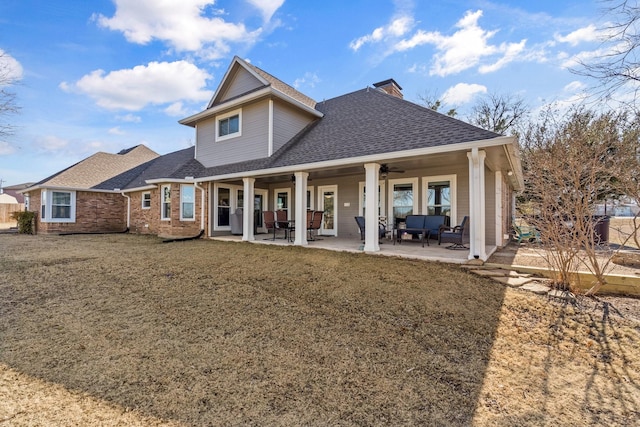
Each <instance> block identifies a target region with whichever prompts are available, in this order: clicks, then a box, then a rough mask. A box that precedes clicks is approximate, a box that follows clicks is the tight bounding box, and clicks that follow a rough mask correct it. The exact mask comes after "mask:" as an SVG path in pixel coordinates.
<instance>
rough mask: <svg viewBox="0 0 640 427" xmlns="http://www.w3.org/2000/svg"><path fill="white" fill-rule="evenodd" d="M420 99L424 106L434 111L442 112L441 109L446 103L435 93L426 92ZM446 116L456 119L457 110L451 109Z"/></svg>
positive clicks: (419, 96)
mask: <svg viewBox="0 0 640 427" xmlns="http://www.w3.org/2000/svg"><path fill="white" fill-rule="evenodd" d="M418 99H419V100H420V103H421V104H422V105H424V106H425V107H427V108H429V109H431V110H433V111H440V108H441V107H442V105H443V103H444V101H443V100H442V99H440V97H438V95H436V94H435V92H428V91H425V92H424V93H423V94H420V95H418ZM445 114H446V115H447V116H449V117H455V116H457V115H458V111H457V108H456V107H451V108H449V111H447V112H446V113H445Z"/></svg>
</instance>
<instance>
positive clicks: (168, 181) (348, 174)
mask: <svg viewBox="0 0 640 427" xmlns="http://www.w3.org/2000/svg"><path fill="white" fill-rule="evenodd" d="M401 90H402V89H401V88H400V86H399V85H398V84H397V83H396V82H395V81H394V80H393V79H389V80H385V81H383V82H380V83H377V84H375V85H374V87H367V88H364V89H361V90H358V91H355V92H352V93H349V94H345V95H342V96H338V97H335V98H332V99H327V100H324V101H322V102H316V101H314V100H312V99H311V98H309V97H307V96H305V95H304V94H302V93H300V92H299V91H297V90H295V89H294V88H292V87H291V86H289V85H287V84H285V83H283V82H282V81H280V80H278V79H277V78H275V77H274V76H272V75H270V74H269V73H267V72H265V71H263V70H261V69H260V68H258V67H256V66H254V65H252V64H250V63H248V62H246V61H244V60H242V59H240V58H237V57H235V58H234V59H233V60H232V62H231V64H230V66H229V68H228V69H227V71H226V74H225V75H224V77H223V79H222V81H221V83H220V85H219V86H218V88H217V90H216V92H215V94H214V96H213V98H212V99H211V101H210V103H209V105H208V106H207V108H206V109H205V110H204V111H202V112H200V113H198V114H195V115H193V116H190V117H187V118H185V119H183V120H181V121H180V123H181V124H184V125H187V126H191V127H193V128H194V130H195V134H196V144H195V147H191V148H188V149H185V150H180V151H177V152H174V153H170V154H167V155H165V156H161V157H158V158H156V159H153V160H151V161H149V162H148V163H146V164H144V165H141V166H139V167H138V168H136V169H135V170H129V171H126V172H125V173H123V174H121V175H119V176H114V177H113V180H116V181H127V184H125V185H122V186H120V187H119V188H120V190H121V191H122V194H123V195H124V196H125V198H126V200H127V202H128V203H127V204H125V205H123V206H124V209H125V210H126V214H125V215H124V216H125V217H126V220H127V224H128V226H129V228H130V230H131V231H132V232H139V233H153V234H158V235H161V236H174V237H178V236H196V235H198V234H199V233H200V231H201V230H202V231H203V232H204V234H205V236H217V235H222V234H230V233H231V227H230V225H231V223H230V218H231V215H233V214H234V213H235V212H236V210H237V209H238V208H245V207H252V208H251V209H243V213H244V215H243V221H242V222H243V227H242V228H243V234H242V240H246V241H251V240H254V239H255V236H254V232H255V231H258V232H260V231H264V228H263V224H262V212H264V211H266V210H285V211H286V213H287V215H288V217H289V218H290V219H292V220H295V224H296V228H297V229H305V228H306V226H305V223H306V211H307V210H308V209H312V210H321V211H323V212H324V220H323V222H322V226H321V228H320V230H319V232H320V234H323V235H329V236H339V237H347V238H353V239H359V236H360V234H359V231H358V227H357V225H356V223H355V221H354V216H357V215H363V216H364V217H365V222H366V230H367V234H366V236H365V244H364V250H365V251H371V252H375V251H378V250H379V241H378V239H379V237H378V233H377V224H378V220H379V217H380V216H384V217H387V218H389V219H390V221H394V220H395V218H403V217H404V216H406V215H407V214H411V213H414V214H417V213H424V214H445V215H448V216H449V217H450V223H451V224H452V225H455V224H458V223H460V222H461V221H462V218H463V217H464V216H466V215H468V216H469V217H470V224H471V226H470V232H471V236H470V240H471V241H470V251H469V258H474V257H477V258H481V259H486V258H487V257H488V256H489V255H490V253H491V252H492V251H493V250H494V249H495V248H496V247H497V246H502V245H503V244H504V243H505V242H506V241H507V240H508V238H509V230H510V219H511V217H512V216H513V191H514V190H515V191H517V190H521V189H522V186H523V178H522V169H521V165H520V160H519V157H518V153H517V144H516V142H515V139H514V138H513V137H505V136H501V135H498V134H496V133H493V132H490V131H487V130H484V129H480V128H477V127H475V126H472V125H470V124H468V123H465V122H462V121H459V120H456V119H454V118H451V117H448V116H445V115H443V114H440V113H437V112H435V111H433V110H430V109H428V108H424V107H422V106H419V105H416V104H414V103H411V102H408V101H405V100H403V99H402V92H401ZM372 190H373V191H372ZM306 239H307V234H306V233H295V241H294V244H296V245H306V244H307V240H306Z"/></svg>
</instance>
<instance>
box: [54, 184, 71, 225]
mask: <svg viewBox="0 0 640 427" xmlns="http://www.w3.org/2000/svg"><path fill="white" fill-rule="evenodd" d="M51 218H55V219H71V193H70V192H68V191H53V192H52V193H51Z"/></svg>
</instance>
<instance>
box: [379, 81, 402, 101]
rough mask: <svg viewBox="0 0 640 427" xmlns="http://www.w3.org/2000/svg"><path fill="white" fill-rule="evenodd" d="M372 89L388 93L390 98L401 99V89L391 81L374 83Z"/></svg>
mask: <svg viewBox="0 0 640 427" xmlns="http://www.w3.org/2000/svg"><path fill="white" fill-rule="evenodd" d="M373 87H375V88H376V89H378V90H381V91H383V92H386V93H388V94H389V95H391V96H395V97H396V98H400V99H402V98H403V96H402V88H401V87H400V85H399V84H398V83H396V81H395V80H393V79H388V80H384V81H381V82H378V83H374V84H373Z"/></svg>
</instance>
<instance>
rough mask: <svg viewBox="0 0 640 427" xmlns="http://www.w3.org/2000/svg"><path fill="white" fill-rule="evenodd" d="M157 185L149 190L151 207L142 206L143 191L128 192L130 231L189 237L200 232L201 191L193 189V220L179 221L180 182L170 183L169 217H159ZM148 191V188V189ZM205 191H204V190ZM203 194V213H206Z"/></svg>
mask: <svg viewBox="0 0 640 427" xmlns="http://www.w3.org/2000/svg"><path fill="white" fill-rule="evenodd" d="M161 187H162V185H158V186H157V187H156V188H155V189H153V190H150V193H151V207H150V208H149V209H143V208H142V194H143V193H144V191H137V192H135V193H130V196H131V217H130V220H129V228H130V230H131V232H132V233H139V234H155V235H158V236H161V237H190V236H196V235H197V234H198V233H200V212H201V206H200V204H201V203H200V201H201V191H200V189H198V188H196V191H195V215H194V218H195V219H194V220H193V221H180V184H171V219H169V220H161V219H160V209H161V204H160V194H161V193H160V191H161V190H160V189H161ZM148 191H149V190H148ZM205 193H206V192H205ZM206 205H207V200H206V195H205V214H206Z"/></svg>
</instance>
